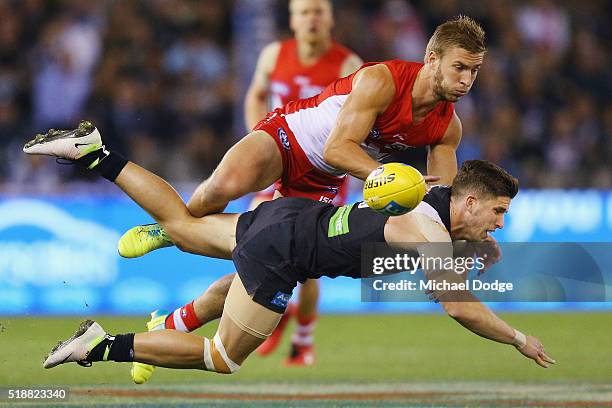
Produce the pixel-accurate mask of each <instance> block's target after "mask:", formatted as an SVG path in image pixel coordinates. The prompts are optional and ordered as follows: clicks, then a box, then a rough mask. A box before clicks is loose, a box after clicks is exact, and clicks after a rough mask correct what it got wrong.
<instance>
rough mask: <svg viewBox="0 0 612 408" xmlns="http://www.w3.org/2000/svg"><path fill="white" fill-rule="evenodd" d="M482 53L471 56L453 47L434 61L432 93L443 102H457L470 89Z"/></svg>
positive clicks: (461, 49)
mask: <svg viewBox="0 0 612 408" xmlns="http://www.w3.org/2000/svg"><path fill="white" fill-rule="evenodd" d="M483 59H484V53H478V54H472V53H470V52H468V51H466V50H464V49H463V48H458V47H454V48H451V49H449V50H447V51H446V52H445V54H444V55H443V56H442V58H440V59H437V60H434V62H433V63H434V64H436V65H437V69H436V73H435V75H434V92H435V93H436V95H437V96H438V97H439V98H440V99H442V100H445V101H449V102H457V101H458V100H459V98H461V97H462V96H465V95H466V94H467V93H468V92H469V90H470V89H471V88H472V85H473V84H474V81H475V80H476V76H477V75H478V70H479V69H480V66H481V65H482V61H483Z"/></svg>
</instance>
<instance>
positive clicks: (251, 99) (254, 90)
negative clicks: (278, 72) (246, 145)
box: [244, 41, 281, 132]
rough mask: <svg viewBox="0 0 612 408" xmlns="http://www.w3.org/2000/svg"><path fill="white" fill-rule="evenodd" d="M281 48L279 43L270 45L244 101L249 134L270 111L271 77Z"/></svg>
mask: <svg viewBox="0 0 612 408" xmlns="http://www.w3.org/2000/svg"><path fill="white" fill-rule="evenodd" d="M280 46H281V44H280V42H278V41H276V42H273V43H270V44H268V45H267V46H265V47H264V49H263V50H262V51H261V53H260V54H259V58H258V59H257V65H256V67H255V73H254V74H253V79H252V80H251V83H250V85H249V89H248V90H247V93H246V96H245V99H244V113H245V118H246V126H247V131H249V132H250V131H251V129H253V127H255V125H256V124H257V123H258V122H259V121H260V120H262V119H263V118H264V117H265V116H266V114H267V113H268V111H269V110H270V109H269V106H268V96H269V93H270V75H271V73H272V70H273V69H274V65H276V60H277V58H278V54H279V51H280Z"/></svg>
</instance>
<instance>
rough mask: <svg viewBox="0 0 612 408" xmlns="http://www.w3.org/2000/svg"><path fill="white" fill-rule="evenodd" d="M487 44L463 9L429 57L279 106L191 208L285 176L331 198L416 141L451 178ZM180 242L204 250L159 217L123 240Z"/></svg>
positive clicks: (188, 324)
mask: <svg viewBox="0 0 612 408" xmlns="http://www.w3.org/2000/svg"><path fill="white" fill-rule="evenodd" d="M484 54H485V45H484V31H483V30H482V28H481V27H480V25H479V24H478V23H476V22H475V21H474V20H472V19H470V18H468V17H464V16H460V17H458V18H456V19H454V20H450V21H447V22H445V23H443V24H441V25H440V26H438V27H437V28H436V31H435V32H434V34H433V36H432V37H431V39H430V40H429V43H428V45H427V49H426V52H425V58H424V64H423V63H414V62H406V61H399V60H394V61H386V62H384V63H370V64H366V65H365V66H363V67H362V68H360V69H359V71H357V72H356V73H355V74H352V75H350V76H348V77H346V78H341V79H339V80H337V81H335V82H333V83H332V84H330V85H329V86H328V87H327V88H326V89H325V90H324V91H323V92H322V93H321V94H319V95H317V96H315V97H312V98H308V99H303V100H299V101H295V102H290V103H288V104H287V105H286V106H284V107H282V108H279V109H276V110H275V111H273V112H271V113H270V114H268V116H267V117H266V119H264V120H262V121H261V122H259V124H258V125H257V126H256V127H255V128H254V130H253V131H252V132H251V133H249V134H248V135H247V136H245V137H244V138H243V139H241V140H240V141H239V142H238V143H236V144H235V145H234V146H233V147H232V148H231V149H230V150H229V151H228V152H227V153H226V155H225V156H224V158H223V160H222V161H221V163H220V164H219V166H218V167H217V169H216V170H215V171H214V172H213V174H212V175H211V177H210V178H208V179H207V180H206V181H204V182H203V183H202V184H201V185H200V186H198V188H197V189H196V191H195V192H194V194H193V196H192V197H191V199H190V200H189V202H188V209H189V211H190V213H191V214H192V215H193V216H195V217H202V216H204V215H206V214H210V213H214V212H220V211H223V209H224V208H225V207H226V206H227V204H228V203H229V201H231V200H234V199H236V198H238V197H241V196H243V195H245V194H247V193H250V192H255V191H259V190H262V189H264V188H266V187H267V186H269V185H270V184H272V183H274V182H275V181H276V180H278V179H281V188H280V193H281V194H282V195H285V196H286V195H291V196H295V197H307V198H312V199H315V200H319V201H331V200H332V199H333V198H334V197H335V195H336V193H337V189H338V187H339V186H340V185H341V184H342V181H343V178H344V175H345V174H346V173H348V174H351V175H353V176H355V177H357V178H360V179H365V178H366V177H367V176H368V174H369V173H370V172H371V171H372V170H374V169H375V168H376V167H377V166H378V165H379V160H380V159H381V157H382V156H383V155H384V154H386V153H389V152H392V151H394V150H405V149H407V148H410V147H413V146H428V148H429V153H428V159H427V173H428V174H429V175H430V176H426V181H428V182H430V181H436V180H437V179H440V180H441V182H442V183H443V184H451V182H452V180H453V178H454V177H455V175H456V174H457V159H456V154H455V150H456V148H457V146H458V145H459V142H460V140H461V123H460V121H459V118H458V117H457V115H456V114H455V112H454V108H453V102H456V101H457V100H459V99H460V98H461V97H462V96H464V95H466V94H467V92H468V91H469V90H470V89H471V87H472V85H473V83H474V81H475V79H476V76H477V73H478V70H479V68H480V66H481V64H482V62H483V58H484ZM289 122H291V123H289ZM431 175H436V176H440V177H435V176H431ZM171 245H176V246H177V247H179V248H180V249H181V250H183V251H186V252H197V250H198V248H197V247H194V244H193V240H192V237H190V236H189V232H188V231H187V230H185V229H181V228H172V230H170V231H164V230H163V229H162V228H161V227H160V226H159V225H157V224H154V225H150V226H139V227H135V228H132V230H130V231H128V233H126V234H125V235H124V237H122V240H121V241H120V248H119V250H120V253H121V254H122V255H124V256H128V257H134V256H140V255H143V254H144V253H147V252H149V251H151V250H154V249H158V248H162V247H165V246H171ZM232 277H233V276H232V275H228V277H227V279H221V280H219V281H217V283H216V284H215V285H213V286H211V287H209V288H208V290H207V292H206V293H205V295H204V296H200V297H199V298H198V299H196V300H195V301H194V302H191V303H189V304H187V305H185V306H183V307H182V308H180V309H177V310H176V311H175V312H174V313H172V314H171V315H169V316H168V318H166V319H165V323H164V321H163V320H162V321H161V328H164V325H165V327H166V328H177V329H180V330H182V331H187V332H188V331H192V330H194V329H196V328H197V327H200V326H201V325H203V324H204V323H205V322H208V321H210V320H213V319H217V318H219V317H220V316H221V313H222V310H220V309H219V308H218V307H217V306H216V305H218V304H219V302H217V300H218V299H219V298H220V297H221V298H222V297H224V296H225V295H226V294H227V291H228V290H229V286H230V284H231V280H232ZM151 324H153V322H151Z"/></svg>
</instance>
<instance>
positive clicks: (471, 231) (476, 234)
mask: <svg viewBox="0 0 612 408" xmlns="http://www.w3.org/2000/svg"><path fill="white" fill-rule="evenodd" d="M468 200H470V198H468ZM510 201H511V199H510V198H509V197H486V196H485V197H481V198H480V199H478V198H473V202H471V203H468V212H467V214H468V215H467V217H469V219H468V220H466V224H467V227H468V228H466V233H467V236H466V237H465V239H467V240H468V241H482V240H484V239H486V238H487V237H488V236H489V233H491V232H493V231H495V230H496V229H499V228H503V227H504V216H505V214H506V213H507V212H508V208H509V207H510Z"/></svg>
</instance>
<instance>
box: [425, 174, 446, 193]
mask: <svg viewBox="0 0 612 408" xmlns="http://www.w3.org/2000/svg"><path fill="white" fill-rule="evenodd" d="M423 178H424V179H425V188H426V189H427V191H429V189H430V188H431V187H432V186H431V185H430V184H431V183H435V182H436V181H440V179H441V178H442V177H440V176H423Z"/></svg>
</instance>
